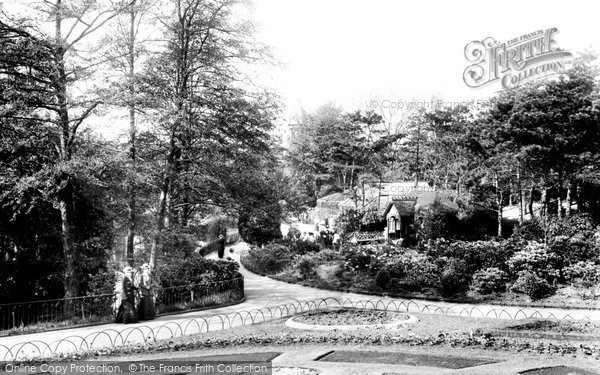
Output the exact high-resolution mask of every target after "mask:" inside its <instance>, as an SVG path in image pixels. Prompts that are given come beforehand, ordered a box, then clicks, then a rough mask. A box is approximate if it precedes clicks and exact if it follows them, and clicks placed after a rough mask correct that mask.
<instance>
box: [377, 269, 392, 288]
mask: <svg viewBox="0 0 600 375" xmlns="http://www.w3.org/2000/svg"><path fill="white" fill-rule="evenodd" d="M391 279H392V278H391V277H390V273H389V271H388V270H387V269H385V268H382V269H380V270H379V272H377V275H375V284H377V286H378V287H380V288H381V289H386V288H387V287H388V285H389V284H390V281H391Z"/></svg>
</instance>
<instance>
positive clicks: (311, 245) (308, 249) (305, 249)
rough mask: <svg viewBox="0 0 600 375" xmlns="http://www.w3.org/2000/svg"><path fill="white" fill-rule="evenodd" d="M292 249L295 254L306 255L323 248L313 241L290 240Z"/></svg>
mask: <svg viewBox="0 0 600 375" xmlns="http://www.w3.org/2000/svg"><path fill="white" fill-rule="evenodd" d="M289 245H290V251H292V252H293V253H295V254H300V255H304V254H307V253H316V252H319V251H320V250H321V247H319V245H318V244H316V243H315V242H312V241H305V240H296V241H291V242H289Z"/></svg>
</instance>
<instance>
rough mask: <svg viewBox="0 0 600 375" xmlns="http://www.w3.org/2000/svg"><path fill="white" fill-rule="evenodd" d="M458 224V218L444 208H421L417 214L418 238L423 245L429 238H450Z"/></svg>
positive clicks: (416, 227) (416, 228) (416, 229)
mask: <svg viewBox="0 0 600 375" xmlns="http://www.w3.org/2000/svg"><path fill="white" fill-rule="evenodd" d="M457 226H458V218H457V217H456V216H455V215H454V214H452V213H449V212H445V211H442V210H436V209H430V210H421V211H419V212H418V213H417V215H416V216H415V224H414V227H415V232H416V238H417V241H418V242H419V243H420V244H421V245H424V244H426V243H427V242H428V241H429V240H436V239H438V238H448V236H449V235H450V234H452V233H455V232H456V230H455V229H456V227H457Z"/></svg>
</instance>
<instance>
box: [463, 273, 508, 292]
mask: <svg viewBox="0 0 600 375" xmlns="http://www.w3.org/2000/svg"><path fill="white" fill-rule="evenodd" d="M507 281H508V275H507V274H506V272H504V271H502V270H500V269H498V268H496V267H490V268H485V269H481V270H479V271H477V272H475V273H474V274H473V280H472V282H471V288H472V289H473V290H474V291H476V292H477V293H481V294H490V293H500V292H504V291H505V290H506V282H507Z"/></svg>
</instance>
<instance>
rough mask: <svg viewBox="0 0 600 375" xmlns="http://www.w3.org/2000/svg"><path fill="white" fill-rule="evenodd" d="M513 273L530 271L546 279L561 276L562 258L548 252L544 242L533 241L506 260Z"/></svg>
mask: <svg viewBox="0 0 600 375" xmlns="http://www.w3.org/2000/svg"><path fill="white" fill-rule="evenodd" d="M506 264H507V265H508V269H509V271H510V273H511V274H512V275H517V274H520V273H521V272H522V271H529V272H531V273H534V274H535V275H537V276H538V277H541V278H543V279H546V280H553V279H555V278H556V277H558V276H559V271H558V270H559V269H560V268H561V267H560V258H559V257H558V256H556V254H553V253H550V252H548V247H547V246H546V245H544V244H542V243H539V242H535V241H531V242H529V243H528V244H527V245H526V246H525V248H524V249H523V250H521V251H517V252H516V253H515V254H514V255H513V256H512V257H510V259H508V261H507V262H506Z"/></svg>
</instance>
